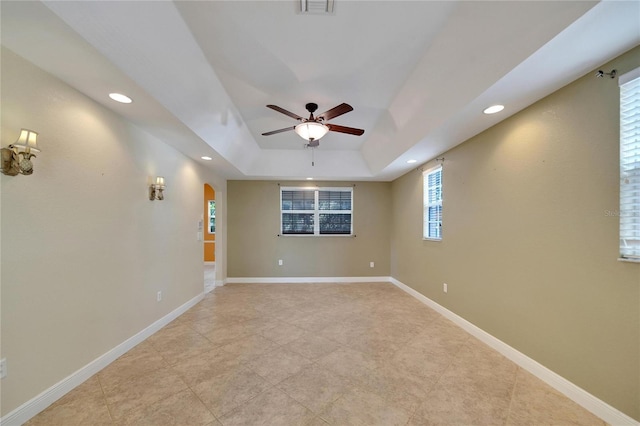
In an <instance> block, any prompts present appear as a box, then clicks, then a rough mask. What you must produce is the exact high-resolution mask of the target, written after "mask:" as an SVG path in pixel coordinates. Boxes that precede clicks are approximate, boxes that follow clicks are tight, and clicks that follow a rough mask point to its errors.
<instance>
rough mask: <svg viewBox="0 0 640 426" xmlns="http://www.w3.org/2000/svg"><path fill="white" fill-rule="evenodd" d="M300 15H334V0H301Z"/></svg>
mask: <svg viewBox="0 0 640 426" xmlns="http://www.w3.org/2000/svg"><path fill="white" fill-rule="evenodd" d="M300 13H302V14H305V15H333V0H300Z"/></svg>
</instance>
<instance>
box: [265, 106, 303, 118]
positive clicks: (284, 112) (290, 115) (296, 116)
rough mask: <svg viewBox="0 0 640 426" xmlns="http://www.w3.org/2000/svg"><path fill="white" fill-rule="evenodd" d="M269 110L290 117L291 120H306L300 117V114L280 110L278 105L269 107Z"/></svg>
mask: <svg viewBox="0 0 640 426" xmlns="http://www.w3.org/2000/svg"><path fill="white" fill-rule="evenodd" d="M267 108H271V109H272V110H274V111H278V112H279V113H282V114H284V115H288V116H289V117H291V118H295V119H296V120H304V118H302V117H300V116H299V115H298V114H294V113H292V112H291V111H287V110H286V109H284V108H280V107H279V106H278V105H267Z"/></svg>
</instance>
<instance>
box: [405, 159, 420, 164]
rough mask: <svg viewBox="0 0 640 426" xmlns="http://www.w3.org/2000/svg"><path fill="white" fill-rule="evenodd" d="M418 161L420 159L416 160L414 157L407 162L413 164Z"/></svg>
mask: <svg viewBox="0 0 640 426" xmlns="http://www.w3.org/2000/svg"><path fill="white" fill-rule="evenodd" d="M417 162H418V160H414V159H411V160H407V163H409V164H413V163H417Z"/></svg>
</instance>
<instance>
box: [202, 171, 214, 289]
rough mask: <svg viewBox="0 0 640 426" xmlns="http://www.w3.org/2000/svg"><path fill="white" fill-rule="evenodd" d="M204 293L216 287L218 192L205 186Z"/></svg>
mask: <svg viewBox="0 0 640 426" xmlns="http://www.w3.org/2000/svg"><path fill="white" fill-rule="evenodd" d="M203 198H204V206H203V209H204V212H203V219H204V224H205V226H204V232H203V261H204V291H205V292H209V291H211V290H213V289H214V287H215V286H216V191H215V190H214V189H213V188H212V187H211V185H209V184H206V183H205V184H204V197H203Z"/></svg>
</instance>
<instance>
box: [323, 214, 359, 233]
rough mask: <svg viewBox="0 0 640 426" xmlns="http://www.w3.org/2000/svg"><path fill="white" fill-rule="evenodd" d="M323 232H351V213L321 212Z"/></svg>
mask: <svg viewBox="0 0 640 426" xmlns="http://www.w3.org/2000/svg"><path fill="white" fill-rule="evenodd" d="M320 233H321V234H350V233H351V214H350V213H346V214H342V213H340V214H329V213H320Z"/></svg>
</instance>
